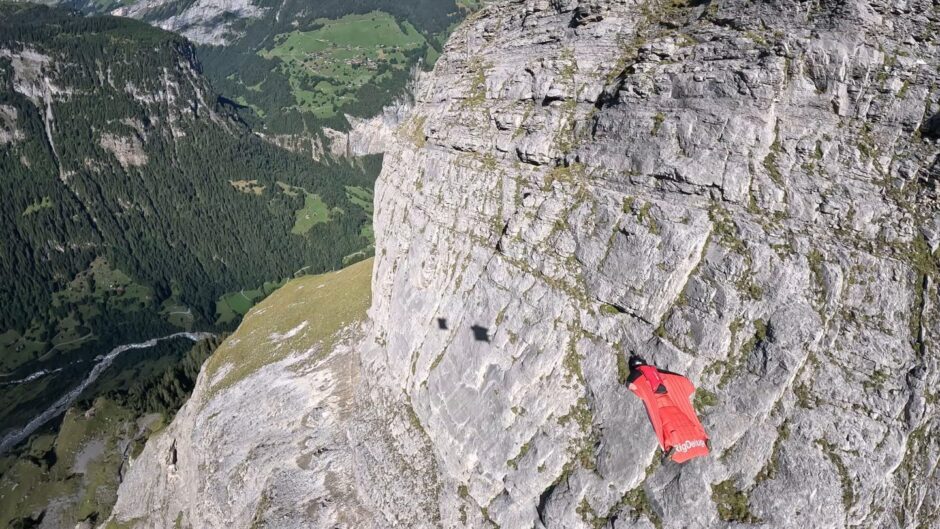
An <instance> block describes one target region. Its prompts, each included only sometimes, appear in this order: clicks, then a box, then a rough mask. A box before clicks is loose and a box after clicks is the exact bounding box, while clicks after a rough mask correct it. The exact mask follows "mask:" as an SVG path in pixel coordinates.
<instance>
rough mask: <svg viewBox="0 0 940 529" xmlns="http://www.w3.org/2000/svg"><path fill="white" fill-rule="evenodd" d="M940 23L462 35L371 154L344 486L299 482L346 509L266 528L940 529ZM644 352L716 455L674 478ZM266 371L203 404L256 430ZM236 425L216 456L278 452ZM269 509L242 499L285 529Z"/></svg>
mask: <svg viewBox="0 0 940 529" xmlns="http://www.w3.org/2000/svg"><path fill="white" fill-rule="evenodd" d="M938 23H940V20H938V14H937V10H936V8H935V6H933V5H932V4H931V3H930V2H928V1H914V2H906V3H901V4H889V3H887V2H880V1H857V0H852V1H848V2H841V3H838V4H837V5H836V4H831V5H830V4H823V5H819V4H812V5H811V4H808V3H801V2H791V1H763V2H750V1H744V0H726V1H720V2H719V1H717V0H716V1H712V2H705V3H701V4H695V5H683V4H681V3H677V4H666V3H636V2H617V1H580V2H579V1H575V0H572V1H564V0H554V1H547V0H544V1H536V0H530V1H513V2H507V1H503V2H496V3H494V4H491V5H489V6H487V7H486V8H485V9H483V10H482V11H480V12H479V13H477V14H475V15H474V16H472V17H471V18H470V19H469V20H468V21H467V22H465V23H464V24H463V25H462V26H461V27H460V28H458V29H457V30H456V31H455V33H454V34H453V35H452V37H451V39H450V41H449V43H448V45H447V47H446V49H445V53H444V55H443V56H442V57H441V59H440V60H439V61H438V63H437V64H436V66H435V68H434V71H433V72H432V73H430V74H429V75H427V76H424V77H422V78H421V79H420V80H419V82H418V84H417V86H416V89H415V105H414V108H413V109H411V110H410V112H409V114H408V115H407V116H402V119H401V122H400V125H398V128H397V131H396V132H395V134H394V135H393V136H392V137H389V138H387V139H383V143H385V148H386V154H385V164H384V169H383V171H382V174H381V176H380V178H379V181H378V183H377V189H376V204H375V206H376V226H375V228H376V235H377V240H378V242H377V247H376V260H375V266H374V270H373V272H372V274H373V275H372V303H371V309H370V311H369V316H370V320H371V321H370V322H369V323H367V324H366V325H365V327H362V328H360V329H359V331H357V332H358V333H360V334H361V335H362V338H361V339H357V340H358V341H356V340H353V341H356V343H355V344H353V345H351V346H349V348H345V349H344V348H340V349H338V350H337V352H334V353H332V354H333V355H344V356H342V358H345V359H347V360H348V361H353V362H355V365H356V366H357V367H356V369H355V371H354V373H355V375H354V376H353V375H352V374H350V373H353V372H352V371H350V372H347V373H346V374H345V375H337V377H338V378H336V379H335V380H349V381H351V382H343V384H348V386H342V387H349V388H351V389H350V391H351V392H352V393H353V396H352V397H350V400H349V401H348V402H347V404H346V405H344V406H343V407H338V408H335V410H336V411H335V413H336V414H337V415H336V417H339V419H337V421H336V422H333V423H330V425H329V426H328V427H327V426H324V428H326V430H323V431H330V432H334V433H335V435H336V437H334V439H337V441H335V442H333V444H332V445H331V446H333V447H334V448H335V450H334V451H333V452H327V453H332V454H334V455H333V456H330V457H335V459H333V460H332V465H333V466H331V467H330V468H331V470H330V471H331V472H338V473H339V475H341V476H343V478H342V479H340V480H338V481H337V483H341V484H343V487H339V488H337V489H336V490H332V489H329V487H328V486H326V488H325V489H324V490H322V491H319V492H316V493H311V492H310V491H311V490H313V487H314V486H315V483H317V482H316V481H315V480H311V481H310V482H309V483H307V482H304V481H303V480H297V481H296V483H297V487H300V489H298V491H299V492H297V491H295V492H297V493H302V494H303V495H304V496H303V497H305V498H312V497H316V495H317V494H319V495H320V496H319V498H321V499H323V502H324V505H330V506H331V508H334V509H337V511H336V512H339V511H343V512H344V513H346V514H343V515H339V514H336V515H331V516H332V517H329V518H316V517H315V515H316V516H319V514H316V513H323V512H326V511H324V510H322V509H321V510H316V511H315V513H314V514H304V512H301V511H300V510H293V511H289V512H288V511H284V512H282V515H283V516H282V519H283V522H282V523H281V522H279V524H275V525H277V526H284V527H288V526H298V527H299V526H305V525H304V523H306V524H308V525H310V524H312V525H313V526H317V527H327V526H329V527H332V526H340V527H369V526H372V527H495V526H499V527H503V528H530V527H550V528H555V527H557V528H562V527H564V528H579V527H584V528H589V527H611V528H616V529H620V528H627V527H664V528H685V527H732V526H736V524H742V523H747V524H763V525H764V526H766V527H832V528H836V527H845V526H856V525H857V526H866V527H868V526H870V527H897V528H901V527H929V526H931V525H932V524H933V523H934V521H933V520H934V518H933V517H934V516H935V513H936V512H937V510H938V509H940V495H938V491H940V479H938V476H937V473H936V472H935V469H936V467H937V462H938V453H940V442H938V437H937V435H936V434H935V432H936V430H937V428H938V422H937V413H936V406H937V395H938V393H937V390H936V387H937V382H938V373H940V370H938V367H937V355H936V352H935V350H934V348H935V343H936V340H937V335H938V333H940V328H938V324H937V321H938V319H937V308H936V307H937V303H936V300H937V288H936V274H937V261H936V259H935V257H934V251H935V250H936V249H937V246H938V244H940V221H938V216H937V211H936V201H935V195H934V192H935V182H936V179H937V177H938V176H940V163H938V161H937V159H938V158H937V157H938V143H937V138H936V137H937V135H938V133H937V126H936V123H935V122H936V121H937V119H938V118H936V117H935V116H936V115H937V112H938V111H940V105H938V97H940V82H938V81H940V73H938V72H940V68H938V66H940V58H938V47H937V36H936V35H935V33H936V32H935V28H936V27H937V24H938ZM269 310H272V311H284V313H285V314H289V313H291V311H292V310H297V309H296V308H292V307H291V306H289V305H284V306H272V307H270V309H269ZM629 351H636V352H639V353H640V354H642V355H644V356H645V357H646V358H647V359H648V360H650V361H651V362H653V363H656V364H657V365H659V366H661V367H663V368H666V369H670V370H673V371H678V372H682V373H684V374H686V375H687V376H689V377H690V378H691V379H692V380H693V381H694V382H695V384H696V385H697V386H698V388H699V391H698V392H697V397H696V406H697V408H698V409H699V411H700V415H701V418H702V420H703V423H704V425H705V427H706V429H707V430H708V432H709V434H710V436H711V440H712V456H710V457H708V458H704V459H699V460H695V461H693V462H690V463H688V464H685V465H682V466H678V465H676V464H674V463H668V462H667V463H663V464H661V463H660V454H659V453H658V451H657V446H656V443H655V438H654V436H653V434H652V431H651V429H650V427H649V424H648V420H647V417H646V414H645V412H644V411H643V408H642V406H641V404H640V402H639V401H638V400H637V399H636V398H635V397H634V396H633V395H632V394H631V393H630V392H629V390H628V389H627V388H626V387H625V386H624V384H623V383H622V382H623V377H624V375H625V358H624V354H625V353H627V352H629ZM264 352H265V349H264V347H261V348H260V349H259V351H258V354H264ZM350 359H351V360H350ZM324 365H325V364H324ZM343 365H345V364H343ZM285 368H286V367H285ZM322 369H326V367H322V368H321V367H316V368H313V369H311V370H310V371H308V372H305V371H300V373H301V374H300V375H298V376H300V377H301V379H303V377H316V376H322V375H318V374H317V373H321V372H322ZM275 371H276V370H275V368H271V373H272V375H271V376H272V377H274V378H270V379H266V380H265V381H264V383H259V382H257V381H255V382H253V384H254V385H252V386H248V385H245V386H243V387H242V389H241V390H239V391H242V393H240V395H242V398H241V399H239V400H229V401H219V402H216V403H210V404H209V406H218V407H220V410H221V411H220V413H230V414H233V415H234V416H241V414H246V413H251V414H253V415H252V416H253V417H254V420H255V421H256V422H255V423H253V424H254V426H253V427H256V428H258V429H264V428H266V427H267V425H266V422H265V421H266V418H265V417H266V415H264V414H261V413H259V411H258V410H261V409H264V408H265V407H266V406H270V405H271V404H270V399H274V398H276V397H274V396H273V395H272V394H271V393H270V391H269V388H270V387H271V384H273V383H274V382H275V381H276V380H280V376H279V375H278V376H276V377H275V376H274V374H276V373H275ZM331 373H332V371H331ZM343 377H347V378H346V379H343ZM291 380H293V379H291ZM311 380H312V379H311ZM331 380H333V379H331ZM297 384H308V382H302V383H301V382H297ZM238 387H239V386H235V388H238ZM298 387H299V388H300V387H306V386H302V385H301V386H298ZM317 387H319V386H317ZM324 387H327V386H324ZM330 387H332V386H330ZM336 387H339V386H336ZM311 391H312V390H311ZM318 391H321V390H318ZM220 395H221V394H220ZM310 395H321V397H322V393H315V392H312V393H310ZM321 397H316V398H321ZM216 398H217V399H221V398H222V397H221V396H219V397H216ZM305 398H307V399H311V398H314V397H305ZM324 398H325V397H324ZM290 402H295V401H293V400H292V401H290ZM304 402H305V401H304ZM344 402H346V401H344ZM296 403H298V405H306V404H303V403H302V401H301V400H297V401H296ZM308 404H310V403H308ZM310 406H313V404H310ZM206 409H209V408H206ZM183 415H184V416H185V414H183ZM295 415H296V416H294V418H293V419H290V420H295V421H300V420H302V419H301V415H300V414H295ZM311 424H312V423H311ZM180 428H181V429H180V430H178V431H179V432H180V435H192V434H191V433H190V432H187V430H186V428H190V427H182V426H181V427H180ZM237 431H239V430H237V429H233V430H231V431H230V432H228V431H221V430H220V434H219V435H221V436H222V438H220V439H219V440H218V442H219V443H223V442H231V443H234V444H235V445H238V444H239V443H248V444H249V445H251V446H253V447H256V449H257V454H258V457H259V458H260V457H262V455H261V454H263V453H264V451H263V450H262V449H261V447H262V446H263V443H262V441H260V440H257V439H255V438H253V437H244V438H239V439H241V440H238V439H236V438H235V437H231V438H230V439H228V438H227V437H226V436H235V435H236V433H237ZM310 435H311V436H315V435H319V434H316V433H313V432H312V433H311V434H310ZM225 439H228V441H226V440H225ZM214 442H215V441H214ZM252 443H255V444H252ZM206 448H207V449H208V448H209V447H208V446H207V447H206ZM239 449H240V450H243V449H245V446H242V447H241V448H239ZM154 453H156V452H154ZM148 454H150V452H146V451H145V454H144V457H149V456H148ZM335 454H342V455H343V457H341V458H340V457H338V456H335ZM321 455H322V453H321V454H320V455H317V456H315V457H320V456H321ZM278 457H281V456H278ZM283 457H284V458H287V456H286V455H284V456H283ZM324 457H325V456H324ZM180 461H182V459H180ZM284 461H285V462H284V463H283V465H282V466H284V467H285V468H288V467H289V468H293V467H291V466H290V465H291V464H292V463H289V462H286V461H287V459H284ZM314 461H317V459H314ZM246 464H248V465H249V467H250V465H251V463H250V458H249V463H246ZM297 464H298V465H299V463H297ZM305 464H307V465H310V464H311V461H306V463H305ZM183 471H184V470H183V469H182V468H179V466H178V469H177V472H183ZM132 472H133V471H132ZM262 477H263V476H261V475H259V476H258V478H257V479H251V480H247V481H246V480H244V479H242V480H240V481H225V479H227V478H224V477H220V479H222V480H223V483H222V484H221V485H219V487H215V486H213V488H211V489H210V488H204V489H194V490H193V491H191V494H189V495H188V496H186V498H185V499H184V500H181V501H183V502H184V503H185V502H193V504H194V505H201V503H200V502H206V501H212V502H214V501H217V498H216V495H217V494H220V492H218V491H219V490H221V489H225V490H226V491H227V492H226V494H234V493H233V492H232V491H233V490H234V491H241V490H248V489H246V487H248V483H251V484H252V486H253V487H254V486H255V485H257V484H258V483H260V482H261V478H262ZM292 483H294V482H292ZM305 483H306V484H305ZM304 487H306V488H304ZM271 490H274V489H272V488H271V487H268V488H266V487H265V486H257V487H255V488H252V489H251V492H250V493H247V494H243V495H237V496H227V498H230V499H229V500H227V501H230V507H231V508H233V509H235V508H236V507H237V508H238V509H243V510H244V512H249V511H250V512H261V513H262V514H261V515H255V516H256V517H257V516H261V517H262V518H261V519H267V518H264V517H263V516H264V513H267V512H275V511H273V510H271V507H270V505H271V504H270V503H264V502H265V501H270V500H269V499H268V500H266V498H270V495H267V496H266V495H265V491H271ZM317 490H319V489H317ZM280 494H282V492H277V494H275V496H279V495H280ZM122 501H123V497H122ZM128 501H129V502H130V503H132V501H131V500H128ZM148 502H149V503H150V504H151V505H160V502H161V498H160V497H159V496H155V497H153V498H150V499H148ZM130 503H128V504H130ZM120 507H121V504H120V503H119V509H117V511H118V512H119V513H120ZM259 509H260V511H259ZM120 516H121V515H120V514H119V517H120ZM306 516H310V518H305V517H306ZM129 518H131V516H124V517H123V518H121V519H129ZM271 520H274V518H271ZM327 522H329V523H331V524H332V525H324V524H327ZM227 523H228V524H229V525H233V526H238V527H249V526H250V524H251V519H249V518H239V519H237V520H234V521H231V520H229V521H227ZM271 523H274V522H273V521H272V522H271ZM210 525H211V524H210ZM272 526H273V525H272Z"/></svg>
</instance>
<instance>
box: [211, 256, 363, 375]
mask: <svg viewBox="0 0 940 529" xmlns="http://www.w3.org/2000/svg"><path fill="white" fill-rule="evenodd" d="M372 261H373V260H372V259H368V260H365V261H360V262H358V263H356V264H354V265H352V266H349V267H347V268H343V269H342V270H339V271H337V272H330V273H326V274H321V275H316V276H305V277H301V278H298V279H294V280H291V281H289V282H288V283H287V284H286V285H284V286H283V287H281V288H280V289H279V290H278V291H277V292H275V293H273V294H271V296H269V297H268V298H267V299H265V300H264V301H262V302H261V303H259V304H258V305H257V306H256V307H254V308H253V309H252V310H251V311H250V312H249V313H248V315H246V316H245V319H244V320H242V323H241V325H240V326H239V327H238V330H237V331H236V332H235V333H234V334H232V336H230V337H229V338H228V339H227V340H225V342H223V343H222V345H220V346H219V348H218V349H217V350H216V351H215V353H214V354H213V355H212V356H211V357H209V360H208V361H206V364H205V366H204V367H203V370H204V371H203V372H204V375H205V376H208V377H210V380H211V379H212V378H211V377H213V376H214V375H215V373H217V372H219V370H220V369H222V366H225V365H227V364H231V369H230V370H229V371H228V372H227V373H226V375H225V376H224V377H222V378H221V380H217V381H215V385H214V386H213V388H212V391H211V393H215V392H218V391H221V390H222V389H224V388H227V387H229V386H231V385H232V384H234V383H235V382H237V381H239V380H241V379H243V378H245V377H247V376H248V375H250V374H252V373H254V372H255V371H257V370H258V369H260V368H261V367H262V366H265V365H267V364H269V363H271V362H275V361H278V360H280V359H282V358H285V357H286V356H287V355H289V354H291V353H292V352H300V351H304V350H306V349H308V348H310V347H313V346H314V345H316V344H320V346H321V347H322V349H321V350H322V351H324V352H325V351H329V349H330V348H331V347H332V344H333V339H334V336H335V335H336V333H337V331H339V330H341V329H342V328H344V327H345V326H346V325H348V324H351V323H354V322H356V321H359V320H361V319H362V318H365V316H366V310H367V309H368V308H369V303H370V302H371V298H372V296H371V279H372Z"/></svg>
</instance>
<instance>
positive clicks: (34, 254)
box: [0, 4, 381, 432]
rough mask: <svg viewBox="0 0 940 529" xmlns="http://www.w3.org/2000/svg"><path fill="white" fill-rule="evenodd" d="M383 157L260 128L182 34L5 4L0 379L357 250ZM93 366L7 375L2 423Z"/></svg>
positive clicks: (226, 304) (219, 309) (202, 312)
mask: <svg viewBox="0 0 940 529" xmlns="http://www.w3.org/2000/svg"><path fill="white" fill-rule="evenodd" d="M380 164H381V159H380V158H378V157H372V158H367V159H362V160H358V161H357V162H356V163H355V164H353V163H345V162H343V163H341V162H331V163H321V164H317V163H312V162H311V161H310V159H309V158H307V157H303V156H299V155H295V154H292V153H290V152H287V151H285V150H282V149H279V148H276V147H274V146H272V145H270V144H269V143H267V142H264V141H262V140H260V139H258V138H257V137H256V136H255V135H253V134H252V133H251V130H250V129H249V128H248V127H247V126H246V125H245V124H244V123H243V122H242V121H241V120H240V118H239V116H238V114H237V113H236V112H235V111H234V110H233V109H232V108H231V107H230V106H228V105H226V104H224V103H221V102H220V101H219V99H218V98H217V96H216V95H215V92H214V90H213V87H212V86H211V85H210V84H209V83H208V82H207V81H206V80H205V78H204V77H203V76H202V74H201V67H200V64H199V62H198V60H197V58H196V56H195V53H194V49H193V46H192V45H191V44H190V43H189V42H188V41H187V40H186V39H185V38H183V37H180V36H178V35H175V34H172V33H169V32H166V31H164V30H160V29H155V28H152V27H150V26H149V25H147V24H145V23H143V22H138V21H134V20H129V19H121V18H115V17H89V18H86V17H83V16H81V15H79V14H77V13H72V12H68V11H66V10H62V9H53V8H46V7H41V6H31V5H24V4H0V185H2V186H3V188H4V189H5V193H4V207H3V208H2V210H0V241H2V242H0V244H2V255H3V258H2V259H0V284H2V293H3V301H4V302H3V304H2V305H0V374H2V376H3V378H2V379H0V382H4V383H8V382H9V381H12V380H20V379H23V378H24V377H27V376H28V375H29V374H30V373H36V372H39V371H53V370H55V369H58V368H60V367H62V366H64V365H66V364H71V363H75V362H80V361H86V360H88V359H90V358H91V357H94V356H95V355H97V354H102V353H103V352H105V351H106V350H107V349H109V348H110V347H111V346H112V345H114V344H117V343H123V342H124V341H133V340H136V339H137V338H140V337H145V338H149V337H152V336H156V335H158V334H167V333H170V332H173V331H175V330H181V329H193V328H198V329H202V330H206V329H210V328H215V327H216V326H217V325H221V326H222V327H225V326H228V325H230V324H231V323H232V322H233V321H234V320H235V319H236V318H237V316H238V315H239V314H243V313H244V312H245V311H246V310H247V308H248V306H250V305H251V303H252V301H253V300H256V299H257V298H259V297H262V296H263V295H264V294H265V293H266V292H269V291H270V290H271V289H273V288H274V287H275V286H276V285H277V284H278V283H279V282H280V281H281V280H283V279H285V278H288V277H291V276H293V275H294V274H295V273H299V272H304V271H322V270H330V269H334V268H339V267H341V266H342V265H343V264H344V263H347V262H349V261H350V260H353V259H356V258H359V257H362V256H364V255H365V254H366V253H368V252H369V247H370V244H371V239H370V237H371V224H370V220H371V219H370V215H371V188H372V183H373V180H374V178H375V176H376V174H377V173H378V170H379V166H380ZM87 367H88V366H83V367H74V368H70V369H66V370H62V371H61V372H57V373H56V374H54V375H49V376H44V377H40V378H37V379H35V380H31V381H30V382H28V383H23V384H9V385H7V384H5V386H4V387H3V391H2V395H0V404H2V405H0V431H3V432H5V431H7V429H9V428H12V427H14V426H17V425H21V424H22V423H23V422H24V421H25V420H26V419H27V418H28V417H30V416H31V415H32V414H33V412H34V411H35V410H36V409H38V408H41V407H42V406H44V405H45V404H46V403H48V402H50V400H51V399H53V398H54V397H55V396H56V395H57V393H59V392H61V391H63V388H67V387H69V386H70V385H71V383H73V382H75V381H76V380H77V379H79V378H80V377H81V376H83V374H84V372H86V371H87Z"/></svg>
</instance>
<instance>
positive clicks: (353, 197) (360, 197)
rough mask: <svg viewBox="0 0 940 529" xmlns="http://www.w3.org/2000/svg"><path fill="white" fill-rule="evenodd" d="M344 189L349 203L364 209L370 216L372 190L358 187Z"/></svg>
mask: <svg viewBox="0 0 940 529" xmlns="http://www.w3.org/2000/svg"><path fill="white" fill-rule="evenodd" d="M345 187H346V197H347V198H348V199H349V201H350V202H352V203H353V204H355V205H357V206H359V207H361V208H362V209H364V210H365V212H366V213H368V214H369V215H372V207H373V206H372V190H371V189H366V188H364V187H360V186H345Z"/></svg>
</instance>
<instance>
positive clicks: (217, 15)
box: [112, 0, 265, 46]
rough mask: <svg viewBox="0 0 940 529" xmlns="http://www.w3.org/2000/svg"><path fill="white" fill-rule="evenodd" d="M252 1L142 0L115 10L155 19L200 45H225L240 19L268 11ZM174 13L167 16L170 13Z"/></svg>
mask: <svg viewBox="0 0 940 529" xmlns="http://www.w3.org/2000/svg"><path fill="white" fill-rule="evenodd" d="M256 4H260V2H252V1H251V0H196V1H189V2H179V1H178V0H141V1H137V2H132V3H130V4H128V5H126V6H123V7H119V8H117V9H115V10H114V11H113V12H112V14H114V15H117V16H122V17H131V18H139V19H147V20H151V19H152V20H154V21H155V22H157V25H159V26H160V27H161V28H163V29H166V30H170V31H176V32H179V33H181V34H183V35H186V37H188V38H189V39H191V40H193V41H194V42H198V43H200V44H209V45H215V46H220V45H225V44H227V43H228V42H229V41H230V40H232V38H233V37H236V36H239V35H240V33H239V29H237V27H238V26H239V24H238V21H239V20H241V19H251V18H258V17H260V16H261V15H263V14H264V12H265V7H262V6H260V5H256ZM168 14H169V15H170V16H167V15H168Z"/></svg>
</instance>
